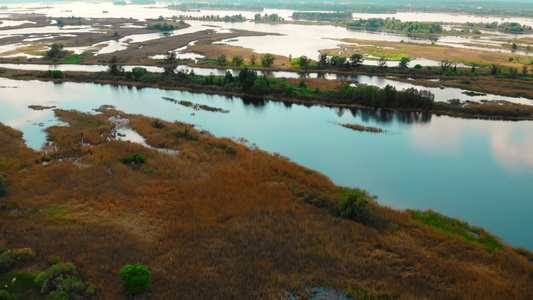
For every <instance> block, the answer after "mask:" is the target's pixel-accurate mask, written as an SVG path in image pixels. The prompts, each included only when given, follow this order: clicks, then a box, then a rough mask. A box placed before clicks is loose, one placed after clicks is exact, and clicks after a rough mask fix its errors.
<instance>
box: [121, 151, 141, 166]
mask: <svg viewBox="0 0 533 300" xmlns="http://www.w3.org/2000/svg"><path fill="white" fill-rule="evenodd" d="M122 162H123V163H125V164H140V163H145V162H146V158H145V157H144V156H143V155H141V154H138V153H137V154H133V155H132V156H124V157H123V158H122Z"/></svg>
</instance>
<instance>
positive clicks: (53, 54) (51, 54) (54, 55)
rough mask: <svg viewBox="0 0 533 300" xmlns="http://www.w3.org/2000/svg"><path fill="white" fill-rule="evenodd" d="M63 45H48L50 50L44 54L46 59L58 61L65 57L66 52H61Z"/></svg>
mask: <svg viewBox="0 0 533 300" xmlns="http://www.w3.org/2000/svg"><path fill="white" fill-rule="evenodd" d="M63 47H64V45H63V44H61V43H53V44H52V45H50V50H48V52H46V57H47V58H50V59H59V58H62V57H64V56H65V55H67V51H65V50H63Z"/></svg>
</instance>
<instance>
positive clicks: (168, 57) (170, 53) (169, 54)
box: [165, 51, 176, 63]
mask: <svg viewBox="0 0 533 300" xmlns="http://www.w3.org/2000/svg"><path fill="white" fill-rule="evenodd" d="M175 59H176V52H174V51H168V52H167V55H166V57H165V60H166V62H168V63H172V62H174V60H175Z"/></svg>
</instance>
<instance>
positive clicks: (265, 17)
mask: <svg viewBox="0 0 533 300" xmlns="http://www.w3.org/2000/svg"><path fill="white" fill-rule="evenodd" d="M254 20H255V21H263V22H281V21H284V20H285V19H283V18H282V17H280V16H279V15H278V14H270V15H269V14H264V15H261V14H255V16H254Z"/></svg>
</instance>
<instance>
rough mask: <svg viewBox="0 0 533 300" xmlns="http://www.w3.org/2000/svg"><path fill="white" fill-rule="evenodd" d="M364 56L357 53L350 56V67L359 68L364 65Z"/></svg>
mask: <svg viewBox="0 0 533 300" xmlns="http://www.w3.org/2000/svg"><path fill="white" fill-rule="evenodd" d="M363 61H364V59H363V55H362V54H359V53H355V54H353V55H352V56H350V65H351V66H352V67H359V66H361V65H362V64H363Z"/></svg>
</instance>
